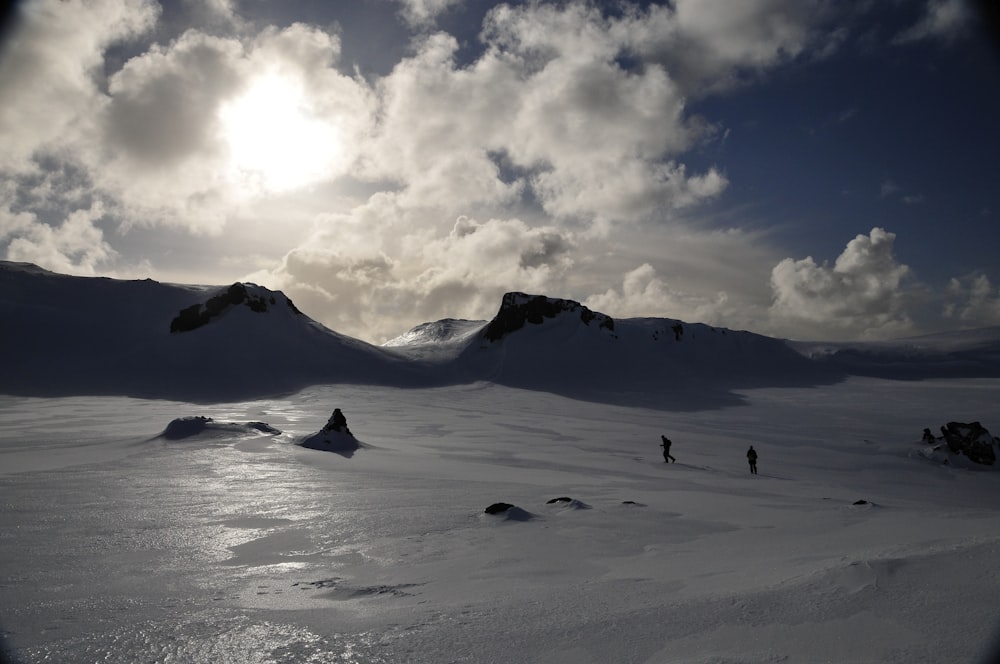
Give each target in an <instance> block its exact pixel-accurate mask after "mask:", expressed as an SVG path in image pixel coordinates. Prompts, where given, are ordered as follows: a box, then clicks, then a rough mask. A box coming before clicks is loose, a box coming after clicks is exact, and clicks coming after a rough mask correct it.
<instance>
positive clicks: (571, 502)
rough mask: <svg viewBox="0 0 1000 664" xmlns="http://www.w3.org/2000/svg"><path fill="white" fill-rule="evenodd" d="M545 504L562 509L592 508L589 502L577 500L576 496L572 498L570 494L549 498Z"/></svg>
mask: <svg viewBox="0 0 1000 664" xmlns="http://www.w3.org/2000/svg"><path fill="white" fill-rule="evenodd" d="M545 504H546V505H548V506H549V507H550V508H552V509H556V510H560V511H570V510H589V509H590V505H588V504H587V503H585V502H583V501H580V500H577V499H576V498H570V497H568V496H560V497H559V498H553V499H552V500H547V501H545Z"/></svg>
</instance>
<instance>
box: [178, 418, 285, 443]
mask: <svg viewBox="0 0 1000 664" xmlns="http://www.w3.org/2000/svg"><path fill="white" fill-rule="evenodd" d="M280 434H281V431H279V430H278V429H275V428H274V427H272V426H271V425H270V424H267V423H266V422H216V421H215V420H213V419H212V418H211V417H203V416H201V415H195V416H192V417H179V418H177V419H175V420H172V421H171V422H170V424H168V425H167V428H166V429H164V430H163V433H161V434H160V435H159V437H160V438H166V439H167V440H184V439H186V438H193V437H196V436H209V437H220V438H221V437H227V438H228V437H233V436H257V435H262V436H277V435H280Z"/></svg>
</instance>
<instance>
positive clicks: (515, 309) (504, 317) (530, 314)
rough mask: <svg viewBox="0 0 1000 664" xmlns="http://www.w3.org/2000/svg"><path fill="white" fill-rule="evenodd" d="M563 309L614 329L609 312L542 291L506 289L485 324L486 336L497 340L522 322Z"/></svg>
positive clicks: (535, 321)
mask: <svg viewBox="0 0 1000 664" xmlns="http://www.w3.org/2000/svg"><path fill="white" fill-rule="evenodd" d="M563 313H570V314H579V317H580V320H581V321H582V322H583V323H584V324H585V325H590V323H591V321H596V324H597V327H598V328H602V329H607V330H610V331H613V330H614V329H615V321H614V319H613V318H611V316H607V315H605V314H600V313H595V312H593V311H591V310H590V309H588V308H587V307H585V306H583V305H582V304H580V303H579V302H574V301H573V300H560V299H558V298H552V297H546V296H544V295H526V294H524V293H506V294H505V295H504V296H503V301H502V302H501V304H500V310H499V311H498V312H497V315H496V316H494V317H493V320H491V321H490V322H489V324H488V325H487V326H486V331H485V332H484V334H485V336H486V338H487V339H489V340H490V341H497V340H499V339H502V338H503V337H504V336H505V335H506V334H508V333H510V332H514V331H515V330H519V329H521V328H522V327H524V324H525V323H532V324H535V325H538V324H540V323H541V322H542V321H543V320H544V319H546V318H555V317H557V316H559V315H560V314H563Z"/></svg>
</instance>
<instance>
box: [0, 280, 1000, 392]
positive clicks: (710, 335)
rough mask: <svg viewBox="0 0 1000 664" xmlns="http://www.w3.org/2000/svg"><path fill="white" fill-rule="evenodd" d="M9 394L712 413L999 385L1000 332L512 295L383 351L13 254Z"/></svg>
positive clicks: (290, 316) (7, 318)
mask: <svg viewBox="0 0 1000 664" xmlns="http://www.w3.org/2000/svg"><path fill="white" fill-rule="evenodd" d="M0 320H2V324H0V343H2V344H3V348H4V349H5V350H6V353H5V355H6V357H5V360H4V362H3V366H2V371H0V393H6V394H14V395H34V396H67V395H86V394H115V395H129V396H136V397H147V398H170V399H178V400H187V401H222V400H230V399H238V398H250V397H255V396H267V395H274V394H283V393H289V392H293V391H296V390H298V389H301V388H303V387H306V386H309V385H315V384H345V383H346V384H372V385H395V386H399V387H431V386H440V385H450V384H463V383H474V382H492V383H497V384H502V385H508V386H511V387H519V388H525V389H533V390H545V391H548V392H555V393H558V394H564V395H566V396H571V397H576V398H583V399H592V400H601V401H611V402H615V403H623V404H628V403H637V404H638V403H641V404H643V405H647V406H649V405H653V406H656V405H661V406H663V407H665V408H683V409H687V408H696V409H700V408H707V407H716V406H719V405H730V404H736V403H739V402H740V397H739V396H738V395H737V394H736V393H734V390H738V389H747V388H752V387H765V386H807V385H817V384H824V383H830V382H835V381H839V380H842V379H844V378H845V377H846V376H847V375H851V374H858V375H867V376H882V377H890V378H907V379H916V378H923V377H949V376H952V377H969V376H983V377H994V376H1000V328H990V329H987V330H979V331H976V332H962V333H955V334H948V335H936V336H933V337H922V338H918V339H906V340H900V341H894V342H881V343H857V344H824V343H816V342H810V343H804V342H787V341H784V340H781V339H774V338H770V337H766V336H762V335H758V334H754V333H751V332H744V331H733V330H728V329H724V328H717V327H711V326H708V325H703V324H700V323H686V322H683V321H679V320H674V319H668V318H627V319H613V318H611V317H610V316H607V315H606V314H603V313H600V312H594V311H591V310H590V309H588V308H587V307H585V306H583V305H581V304H580V303H578V302H574V301H572V300H564V299H558V298H552V297H546V296H544V295H527V294H524V293H507V294H506V295H505V296H504V297H503V301H502V302H501V304H500V307H499V309H498V311H497V315H496V316H495V317H494V318H493V319H492V320H490V321H467V320H455V319H445V320H441V321H436V322H429V323H423V324H421V325H418V326H416V327H414V328H413V329H412V330H410V331H409V332H407V333H405V334H403V335H401V336H399V337H397V338H396V339H393V340H392V341H390V342H388V343H386V344H385V345H383V346H374V345H371V344H368V343H365V342H363V341H360V340H358V339H354V338H351V337H347V336H344V335H341V334H338V333H337V332H335V331H332V330H329V329H327V328H325V327H324V326H322V325H321V324H319V323H317V322H316V321H314V320H312V319H310V318H309V317H308V316H307V315H305V314H304V313H302V312H300V311H299V310H298V309H297V308H296V307H295V305H294V304H293V303H292V301H291V300H289V299H288V298H287V297H286V296H285V295H284V294H283V293H281V292H277V291H271V290H268V289H266V288H263V287H261V286H257V285H255V284H240V283H237V284H232V285H230V286H190V285H177V284H163V283H158V282H155V281H152V280H148V279H147V280H141V281H123V280H114V279H108V278H91V277H73V276H67V275H60V274H56V273H53V272H49V271H46V270H43V269H41V268H39V267H37V266H35V265H30V264H24V263H11V262H2V261H0Z"/></svg>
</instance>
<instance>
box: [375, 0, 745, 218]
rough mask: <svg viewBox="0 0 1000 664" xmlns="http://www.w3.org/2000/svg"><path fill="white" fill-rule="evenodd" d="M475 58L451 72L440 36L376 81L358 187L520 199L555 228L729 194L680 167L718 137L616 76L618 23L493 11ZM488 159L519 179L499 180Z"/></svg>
mask: <svg viewBox="0 0 1000 664" xmlns="http://www.w3.org/2000/svg"><path fill="white" fill-rule="evenodd" d="M481 38H482V40H483V42H484V44H485V51H484V53H483V55H482V56H481V57H480V58H479V59H478V60H476V61H475V62H474V63H472V64H471V65H470V66H467V67H459V66H458V65H457V64H456V61H455V53H456V51H457V49H458V42H457V41H456V40H455V38H453V37H451V36H450V35H445V34H443V33H439V34H436V35H432V36H430V37H428V38H426V39H424V40H423V41H421V42H420V43H419V44H418V47H417V53H416V54H415V55H414V56H412V57H410V58H407V59H405V60H403V61H402V62H400V63H399V64H398V65H397V66H396V67H395V69H394V70H393V71H392V72H391V73H390V74H389V75H388V76H386V77H385V78H384V79H383V80H381V81H379V84H378V94H379V97H380V99H381V102H382V104H381V113H380V119H379V124H378V127H377V129H376V133H375V138H374V140H373V142H372V143H371V145H370V147H371V149H370V150H369V152H368V154H367V157H366V160H365V162H364V165H365V169H364V171H363V174H364V176H365V177H367V178H370V179H386V180H389V181H393V182H398V183H400V185H401V187H402V188H403V190H404V196H405V198H406V199H407V200H410V201H413V202H414V203H418V202H423V201H428V200H434V201H448V202H449V203H450V204H452V205H455V206H462V205H467V206H471V205H498V204H502V203H506V202H510V201H512V200H516V199H518V198H519V197H520V196H521V195H522V193H523V192H526V191H530V193H531V194H532V195H533V197H534V198H535V199H536V200H537V201H538V202H539V203H540V204H541V206H542V208H543V209H544V210H545V211H546V212H547V213H548V214H550V215H553V216H556V217H574V218H578V219H584V220H602V219H623V218H637V217H642V216H646V215H649V214H651V213H652V212H653V211H655V210H659V209H667V210H669V209H673V208H678V207H685V206H690V205H694V204H696V203H697V202H699V201H701V200H705V199H710V198H712V197H714V196H717V195H718V194H719V193H720V192H721V191H722V190H723V189H724V188H725V186H726V184H727V180H726V178H725V176H724V175H723V174H722V173H721V171H719V170H718V169H716V168H709V169H708V170H706V171H705V172H703V173H690V172H689V171H688V169H687V167H686V166H685V165H684V164H683V163H678V157H679V156H680V155H681V154H682V153H683V152H685V151H686V150H688V149H690V148H691V147H692V146H694V145H696V144H698V143H699V142H700V141H702V140H705V139H707V138H708V137H709V136H711V135H712V133H713V132H714V128H712V127H711V126H710V125H708V124H707V123H706V122H704V121H703V120H702V119H700V118H698V117H690V116H688V115H687V114H686V113H685V101H684V95H683V93H682V91H680V90H679V89H678V88H677V86H676V84H675V83H674V82H673V80H672V79H671V77H670V76H669V75H668V73H667V72H666V70H664V69H663V68H662V67H661V66H659V65H657V64H655V63H650V64H649V65H648V66H646V67H643V68H641V69H639V70H626V69H623V68H622V67H621V66H620V65H619V64H618V63H617V62H616V58H617V57H618V56H619V55H621V54H622V53H623V52H624V51H625V50H626V49H627V48H628V44H627V42H626V41H625V33H624V32H623V31H622V30H621V29H620V24H619V22H617V21H615V20H611V19H606V18H605V17H603V16H602V15H601V13H600V12H599V11H598V10H597V9H596V8H593V7H590V6H589V5H585V4H583V3H569V4H567V5H565V6H560V7H556V6H552V5H534V4H532V5H528V6H524V7H517V8H514V7H511V6H508V5H500V6H498V7H496V8H494V9H493V10H491V12H490V13H489V14H488V15H487V17H486V20H485V21H484V27H483V32H482V35H481ZM498 156H500V157H501V158H502V160H503V161H505V162H506V163H509V164H510V165H511V166H512V167H513V168H514V169H515V171H516V172H517V173H518V175H517V176H516V177H509V178H505V177H504V173H503V172H502V171H501V169H500V167H499V166H498V163H497V159H498Z"/></svg>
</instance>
